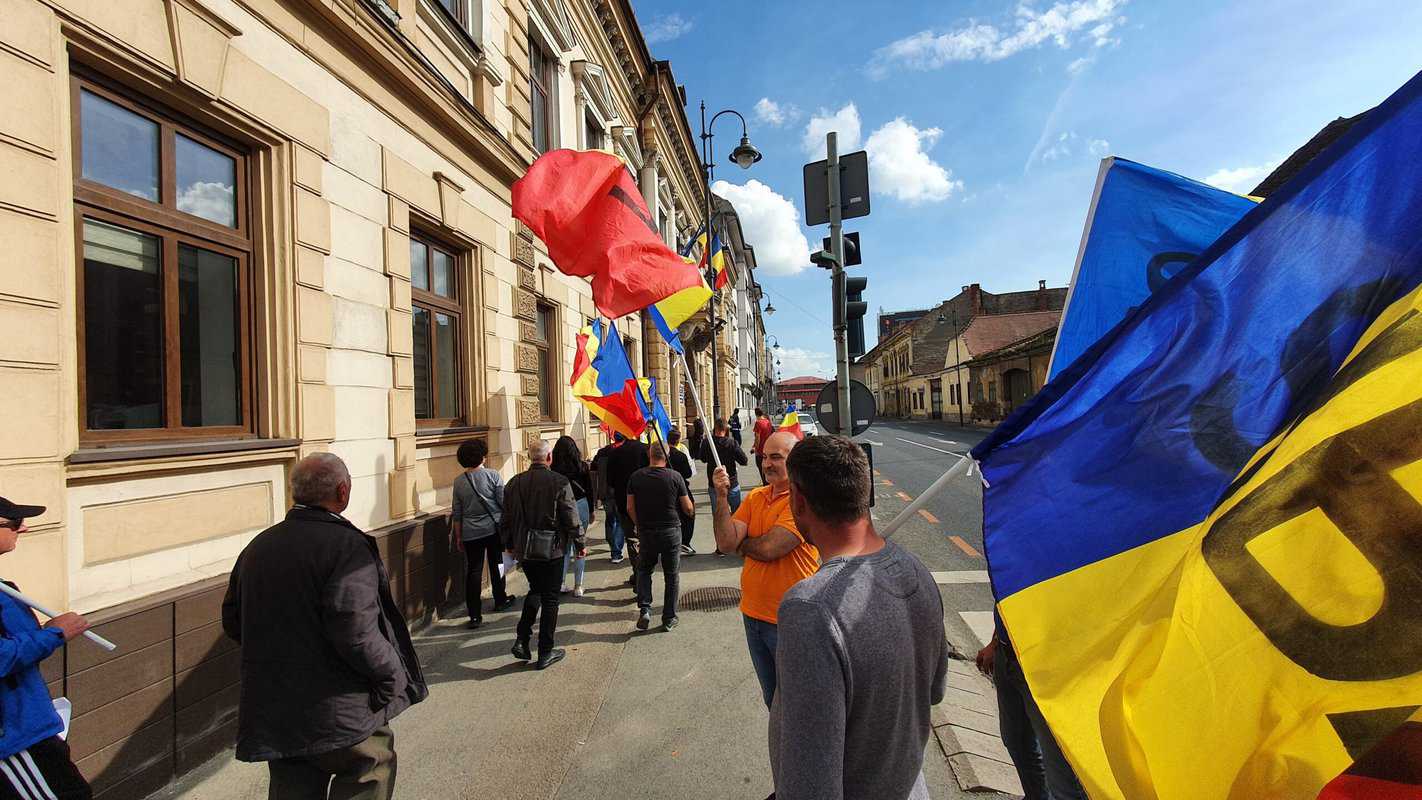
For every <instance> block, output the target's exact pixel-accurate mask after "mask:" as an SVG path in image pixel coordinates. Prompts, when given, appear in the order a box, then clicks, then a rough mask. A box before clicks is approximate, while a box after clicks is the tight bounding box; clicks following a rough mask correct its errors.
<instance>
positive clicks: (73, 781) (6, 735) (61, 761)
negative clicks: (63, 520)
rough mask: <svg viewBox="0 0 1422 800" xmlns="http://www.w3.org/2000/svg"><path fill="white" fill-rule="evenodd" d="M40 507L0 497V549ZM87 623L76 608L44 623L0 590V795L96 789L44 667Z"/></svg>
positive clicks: (15, 539) (74, 797)
mask: <svg viewBox="0 0 1422 800" xmlns="http://www.w3.org/2000/svg"><path fill="white" fill-rule="evenodd" d="M43 513H44V506H22V505H16V504H14V503H11V502H10V501H9V500H6V499H5V498H3V497H0V555H3V554H5V553H8V552H10V551H11V550H14V549H15V545H16V544H18V543H19V539H20V534H22V533H25V532H26V531H28V530H29V529H28V528H26V527H25V520H26V519H28V518H33V517H37V516H39V515H40V514H43ZM7 583H8V581H7ZM10 586H14V584H10ZM88 629H89V623H88V621H86V620H85V619H84V618H83V617H81V616H79V615H78V614H75V613H73V612H70V613H67V614H60V615H59V616H57V617H55V618H54V619H52V620H50V621H49V622H47V623H45V626H44V627H43V628H41V627H40V625H39V623H38V622H37V621H36V620H35V614H34V612H33V611H31V610H30V609H29V608H28V607H26V606H25V605H24V604H22V603H20V602H19V601H17V600H15V599H13V598H12V597H10V596H9V595H7V594H3V593H0V800H10V798H20V800H81V799H82V800H87V798H92V797H93V796H94V794H93V792H92V791H90V789H89V784H88V782H86V781H85V780H84V776H83V775H80V774H79V769H78V768H77V767H75V766H74V761H73V760H72V759H71V758H70V757H69V745H67V744H65V743H64V740H63V739H61V738H59V732H60V731H61V730H63V729H64V725H63V723H62V722H61V721H60V719H59V714H58V713H56V712H55V710H54V703H53V701H51V700H50V698H49V690H48V689H46V688H45V685H44V678H41V677H40V671H39V663H40V662H41V661H43V660H45V659H46V658H48V657H49V654H50V653H53V652H54V651H55V650H58V649H59V648H60V646H62V645H63V644H64V643H65V642H67V641H69V640H70V639H73V638H74V637H75V636H78V635H79V634H81V633H83V632H84V631H86V630H88Z"/></svg>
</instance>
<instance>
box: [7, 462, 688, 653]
mask: <svg viewBox="0 0 1422 800" xmlns="http://www.w3.org/2000/svg"><path fill="white" fill-rule="evenodd" d="M713 449H714V448H713ZM0 592H4V593H5V594H8V595H10V596H11V597H13V598H15V599H16V600H18V601H20V602H21V603H24V604H25V605H27V606H29V607H30V608H33V609H34V610H36V611H38V612H40V613H41V614H43V615H45V616H46V617H49V618H50V619H54V618H55V617H57V616H59V613H58V612H55V611H50V610H49V609H47V608H45V607H44V606H42V605H40V604H39V603H38V602H36V601H34V600H31V599H30V598H28V597H26V596H25V595H24V594H22V593H20V592H19V591H18V590H16V589H11V588H10V587H9V585H8V584H5V583H0ZM84 638H86V639H88V640H89V641H91V642H93V643H94V644H96V645H98V646H100V647H102V648H104V649H105V650H113V649H114V648H115V647H118V645H116V644H114V643H113V642H111V641H109V640H108V639H105V638H104V637H102V636H100V635H99V634H97V633H94V632H93V631H84Z"/></svg>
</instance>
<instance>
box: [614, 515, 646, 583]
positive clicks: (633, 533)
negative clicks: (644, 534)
mask: <svg viewBox="0 0 1422 800" xmlns="http://www.w3.org/2000/svg"><path fill="white" fill-rule="evenodd" d="M617 519H618V521H619V523H620V524H621V525H622V543H623V544H624V545H625V546H626V547H627V562H628V564H630V565H631V566H632V577H633V578H634V579H635V578H636V577H637V564H638V563H639V558H638V555H637V554H638V552H640V550H641V545H640V543H639V541H638V535H637V526H636V525H635V524H633V523H632V518H631V517H629V516H627V508H626V506H624V507H622V508H619V509H617Z"/></svg>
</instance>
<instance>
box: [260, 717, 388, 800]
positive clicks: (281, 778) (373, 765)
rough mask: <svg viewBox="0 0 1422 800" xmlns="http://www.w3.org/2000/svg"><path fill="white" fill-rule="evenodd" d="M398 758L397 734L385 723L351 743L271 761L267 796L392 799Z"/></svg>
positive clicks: (274, 799)
mask: <svg viewBox="0 0 1422 800" xmlns="http://www.w3.org/2000/svg"><path fill="white" fill-rule="evenodd" d="M395 762H396V759H395V734H394V732H393V731H391V730H390V726H389V725H386V726H384V727H381V728H376V729H375V732H374V733H372V734H371V735H370V736H369V738H367V739H366V740H365V741H363V742H357V743H356V744H353V745H351V746H350V747H342V748H341V749H340V750H332V751H331V752H329V753H321V754H320V755H315V756H305V757H302V758H280V759H277V760H275V761H268V762H267V769H268V770H269V771H270V772H271V784H270V785H269V786H268V787H267V800H327V798H329V800H390V797H391V795H393V794H394V793H395Z"/></svg>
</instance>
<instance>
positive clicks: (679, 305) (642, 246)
mask: <svg viewBox="0 0 1422 800" xmlns="http://www.w3.org/2000/svg"><path fill="white" fill-rule="evenodd" d="M513 213H514V216H515V217H517V218H518V219H520V220H522V221H523V223H524V224H526V225H528V227H529V228H530V229H531V230H532V231H533V233H534V234H535V235H537V236H538V238H540V239H542V240H543V242H544V243H545V244H547V245H548V254H549V255H550V256H551V257H552V258H553V263H554V265H556V266H557V267H558V269H559V271H561V272H563V273H564V274H567V275H577V276H580V277H585V278H591V279H592V287H593V302H594V303H595V304H596V305H597V309H598V312H599V313H601V314H602V315H603V316H605V317H608V318H609V319H616V318H618V317H621V316H624V315H626V314H631V313H632V312H634V311H641V310H642V309H644V308H647V307H648V306H651V305H654V304H655V305H656V306H657V307H658V309H659V310H660V313H661V314H662V316H663V319H664V321H665V323H666V324H667V325H669V326H670V327H671V329H673V330H675V329H676V328H677V326H679V325H681V323H683V322H685V321H686V320H687V318H689V317H690V316H691V315H692V314H695V313H696V311H697V310H698V309H700V308H701V307H702V306H703V305H705V304H706V301H707V300H708V299H710V297H711V290H710V289H708V288H706V282H705V280H704V279H703V278H702V276H701V273H700V271H698V270H697V269H696V267H695V266H692V265H690V264H687V263H686V262H685V261H684V260H683V259H681V258H680V257H678V256H677V254H676V253H675V252H674V251H673V250H672V249H671V248H670V247H667V246H666V244H665V243H663V242H662V239H661V235H660V234H659V233H658V232H657V226H656V224H655V222H654V221H653V220H652V217H651V215H650V214H649V213H648V212H647V203H646V201H644V200H643V199H642V194H641V192H639V191H638V190H637V184H636V182H635V181H633V180H632V174H631V173H630V172H628V171H627V168H626V167H625V166H624V165H623V163H622V162H621V161H619V160H618V159H617V157H616V156H613V155H610V154H608V153H603V152H598V151H595V150H551V151H549V152H547V153H544V154H543V155H541V156H539V158H538V160H537V161H535V162H533V166H532V167H530V168H529V170H528V174H526V175H524V176H523V177H522V178H520V179H519V180H518V181H517V182H515V183H514V186H513Z"/></svg>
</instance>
